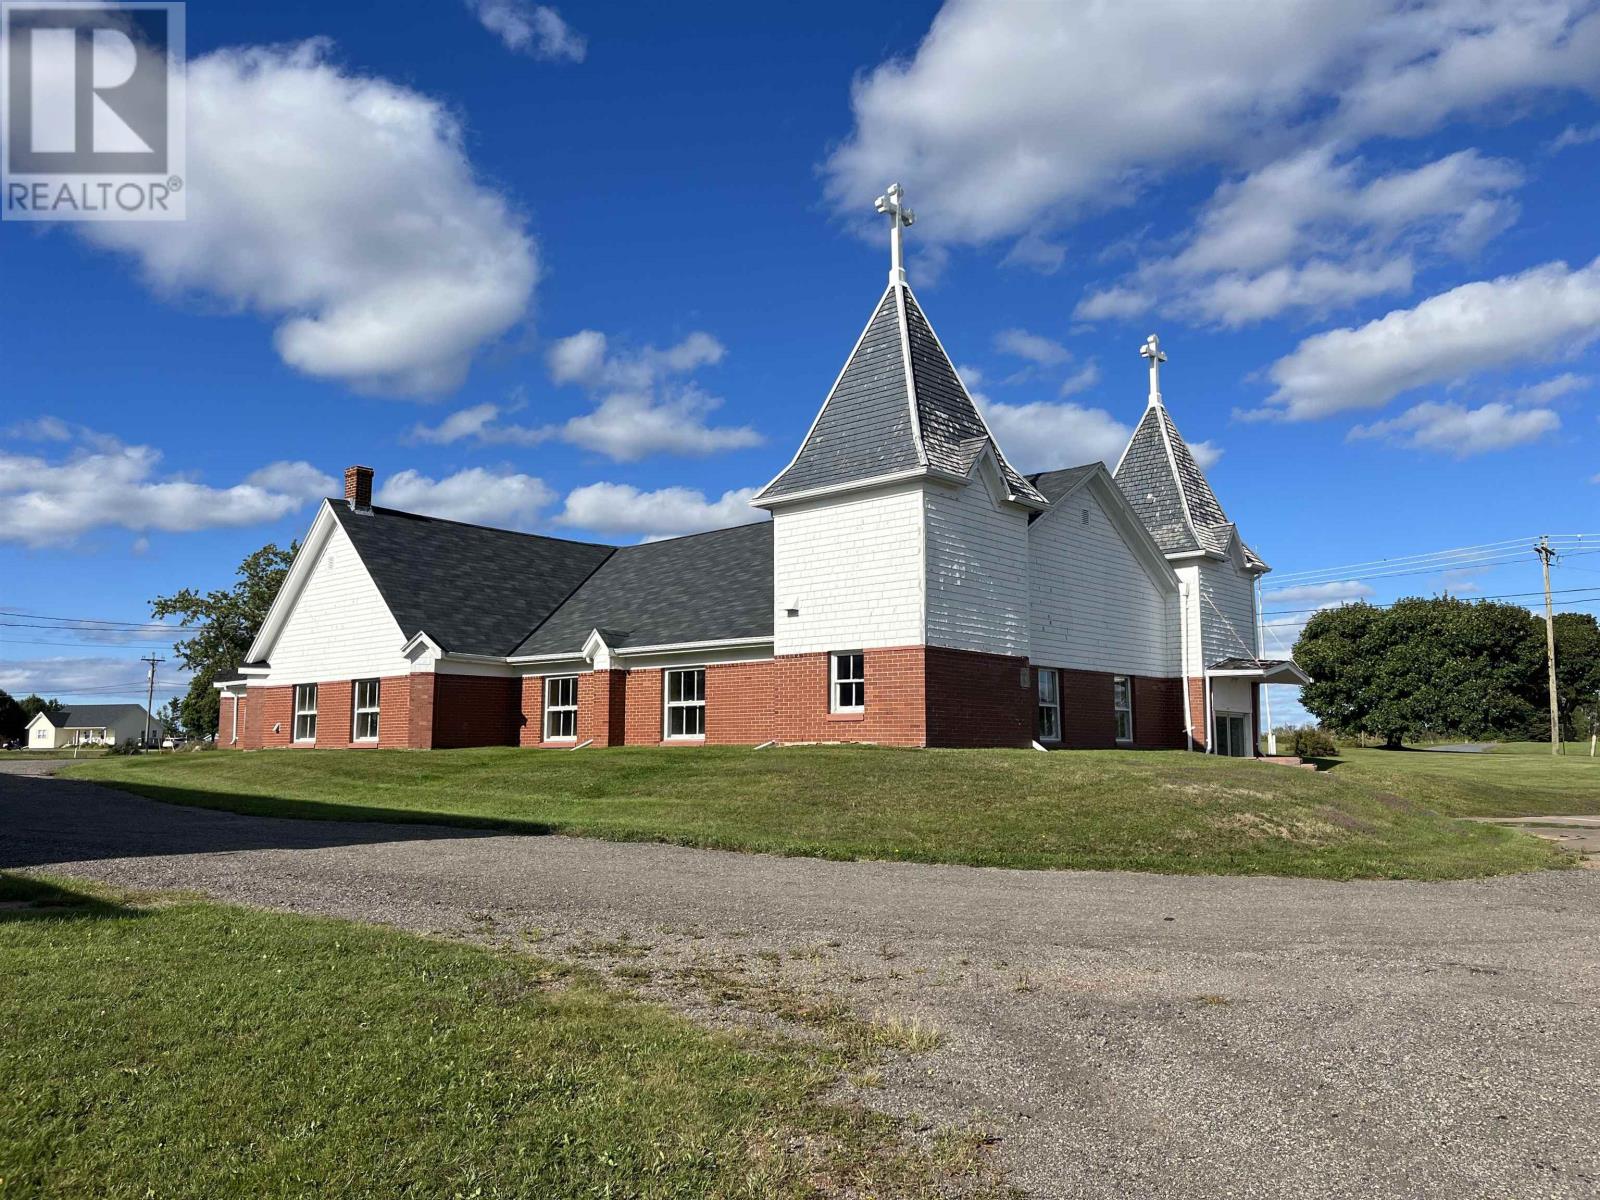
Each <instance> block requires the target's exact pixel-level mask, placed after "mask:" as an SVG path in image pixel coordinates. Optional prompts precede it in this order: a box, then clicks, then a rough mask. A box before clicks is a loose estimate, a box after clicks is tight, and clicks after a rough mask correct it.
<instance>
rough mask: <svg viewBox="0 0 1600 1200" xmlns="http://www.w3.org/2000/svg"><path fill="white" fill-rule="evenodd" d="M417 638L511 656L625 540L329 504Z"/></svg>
mask: <svg viewBox="0 0 1600 1200" xmlns="http://www.w3.org/2000/svg"><path fill="white" fill-rule="evenodd" d="M329 505H330V507H331V508H332V509H333V514H334V517H335V518H336V519H337V520H338V522H339V524H340V526H341V527H342V528H343V529H344V531H345V532H346V533H347V534H349V536H350V540H351V542H352V543H354V545H355V548H356V553H357V554H359V555H360V556H361V561H362V562H363V563H365V564H366V568H367V570H368V572H370V573H371V575H372V579H373V582H374V583H376V584H377V585H378V591H379V592H380V593H381V594H382V596H383V600H384V603H385V604H387V605H388V606H389V611H390V612H391V613H393V614H394V618H395V620H396V621H398V622H399V624H400V629H401V631H402V632H403V633H404V634H405V636H406V637H407V638H411V637H414V636H415V635H416V634H418V633H420V632H424V631H426V632H427V634H428V636H429V637H431V638H433V640H434V641H436V642H438V643H439V645H440V646H441V647H442V648H443V649H445V650H447V651H452V652H455V653H458V654H488V655H495V656H502V655H505V654H509V653H510V652H511V651H512V650H513V649H515V648H516V646H517V644H518V643H519V642H521V641H522V639H523V638H525V637H527V636H528V633H529V631H530V630H532V629H534V628H536V627H537V626H538V625H540V624H541V623H543V622H544V621H545V620H546V619H547V618H548V617H549V616H550V614H551V613H553V612H555V611H556V609H557V608H559V607H560V606H561V603H562V602H563V601H564V600H566V599H567V598H568V597H569V596H571V595H572V593H573V592H574V591H576V590H577V589H578V587H579V585H580V584H582V583H583V581H584V580H586V579H588V578H589V576H590V575H592V574H594V572H595V570H596V569H597V568H598V567H599V566H600V564H602V563H603V562H605V561H606V559H608V558H610V557H611V555H612V554H614V553H616V550H615V547H612V546H599V545H594V544H593V543H589V542H569V541H564V540H562V539H561V538H550V537H541V536H539V535H538V534H532V533H516V532H513V531H512V530H509V529H490V528H487V527H485V526H482V525H465V524H462V523H461V522H459V521H445V520H441V519H440V518H438V517H424V516H419V515H417V514H415V513H406V512H399V511H397V510H395V509H392V508H374V509H373V510H372V511H371V513H370V514H368V513H357V512H352V511H351V509H350V507H349V505H348V504H346V502H345V501H344V499H343V498H339V499H334V500H330V501H329Z"/></svg>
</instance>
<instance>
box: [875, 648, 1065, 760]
mask: <svg viewBox="0 0 1600 1200" xmlns="http://www.w3.org/2000/svg"><path fill="white" fill-rule="evenodd" d="M868 678H869V680H870V678H871V677H870V675H869V676H868ZM926 689H927V712H928V724H927V743H926V744H927V745H929V746H945V747H952V748H970V747H979V746H1010V747H1013V748H1017V747H1026V746H1028V745H1030V744H1032V742H1033V738H1034V733H1035V729H1034V725H1035V723H1036V721H1037V716H1038V691H1037V689H1036V686H1035V684H1034V681H1033V672H1032V671H1031V670H1029V668H1028V660H1027V659H1025V658H1014V657H1011V656H1009V655H1002V654H978V653H975V652H973V651H970V650H949V649H945V648H944V647H940V646H929V647H928V650H927V682H926Z"/></svg>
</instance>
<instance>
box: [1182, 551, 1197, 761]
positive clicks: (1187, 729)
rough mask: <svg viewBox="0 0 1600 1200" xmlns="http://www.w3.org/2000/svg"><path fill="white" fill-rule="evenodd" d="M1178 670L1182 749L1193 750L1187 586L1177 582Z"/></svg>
mask: <svg viewBox="0 0 1600 1200" xmlns="http://www.w3.org/2000/svg"><path fill="white" fill-rule="evenodd" d="M1178 655H1179V662H1178V669H1179V671H1180V672H1182V674H1183V741H1184V749H1186V750H1189V751H1191V752H1192V751H1193V750H1194V710H1193V706H1192V705H1191V704H1190V702H1189V585H1188V584H1187V583H1185V582H1183V580H1181V579H1180V580H1179V581H1178Z"/></svg>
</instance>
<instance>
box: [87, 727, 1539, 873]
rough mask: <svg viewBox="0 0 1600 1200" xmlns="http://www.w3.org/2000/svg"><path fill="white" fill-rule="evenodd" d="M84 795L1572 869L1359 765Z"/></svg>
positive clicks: (362, 777)
mask: <svg viewBox="0 0 1600 1200" xmlns="http://www.w3.org/2000/svg"><path fill="white" fill-rule="evenodd" d="M1426 757H1428V758H1430V759H1431V758H1434V757H1438V758H1443V757H1444V756H1442V755H1438V756H1426ZM1521 761H1523V762H1524V764H1531V763H1532V761H1533V760H1531V759H1526V760H1521ZM1459 769H1460V767H1459V766H1458V764H1455V763H1446V764H1442V766H1441V767H1440V770H1441V771H1442V772H1445V773H1446V775H1447V776H1448V773H1449V772H1451V771H1455V770H1459ZM69 773H70V774H71V775H72V777H74V778H79V779H92V780H98V781H102V782H106V783H110V784H114V785H116V786H118V787H122V788H126V789H127V790H129V791H133V792H137V793H140V794H142V795H146V796H150V797H153V798H155V799H158V800H167V801H173V802H176V803H180V804H195V805H202V806H206V807H212V808H225V809H230V810H232V811H235V812H246V813H257V814H264V815H271V816H293V817H314V818H328V819H338V820H386V821H431V822H442V823H448V824H463V825H476V826H484V825H488V826H495V827H501V828H510V829H517V830H522V831H526V832H539V833H567V834H582V835H587V836H593V837H603V838H611V839H616V840H628V841H667V842H675V843H679V844H683V845H690V846H707V847H718V848H723V849H729V850H751V851H768V852H772V853H778V854H803V855H816V856H821V857H827V858H845V859H849V858H875V859H908V860H915V861H921V862H951V863H969V864H973V865H980V866H1009V867H1035V868H1037V867H1062V868H1096V869H1127V870H1141V871H1162V872H1181V873H1189V874H1274V875H1300V876H1316V877H1322V878H1330V879H1353V878H1418V879H1450V878H1462V877H1467V876H1475V875H1489V874H1496V873H1503V872H1509V871H1523V870H1532V869H1536V868H1540V867H1546V866H1554V865H1562V864H1565V863H1567V862H1570V861H1571V859H1570V857H1569V856H1567V855H1564V854H1562V853H1561V852H1559V851H1557V850H1556V849H1554V848H1553V847H1552V846H1550V845H1548V844H1546V843H1543V842H1539V841H1537V840H1535V839H1533V838H1529V837H1527V836H1525V835H1522V834H1519V833H1514V832H1511V831H1508V830H1503V829H1496V828H1489V827H1484V826H1481V825H1476V824H1467V823H1464V822H1460V821H1455V820H1452V819H1450V817H1448V816H1445V815H1441V808H1440V804H1441V797H1443V796H1447V795H1448V794H1453V793H1452V791H1451V785H1450V783H1449V780H1448V778H1445V780H1444V782H1442V783H1441V782H1438V781H1436V780H1434V779H1433V778H1432V777H1431V776H1427V775H1426V773H1425V772H1418V773H1416V774H1407V773H1405V772H1403V771H1401V772H1396V773H1392V774H1391V773H1390V772H1387V771H1381V770H1377V769H1375V768H1370V767H1368V766H1367V765H1366V764H1365V762H1364V760H1363V761H1361V762H1357V760H1355V759H1354V758H1352V760H1351V761H1350V762H1349V763H1346V764H1344V765H1341V766H1339V767H1337V768H1335V769H1334V770H1332V771H1327V772H1323V773H1312V772H1309V771H1299V770H1294V769H1292V768H1287V767H1276V766H1269V765H1266V764H1262V763H1254V762H1245V761H1239V760H1229V759H1216V758H1206V757H1204V756H1202V755H1193V754H1184V753H1182V752H1172V753H1140V752H1116V751H1095V752H1073V753H1060V754H1048V755H1047V754H1039V753H1037V752H1035V751H1028V750H1020V751H1011V750H949V751H942V750H927V751H914V750H886V749H873V748H868V747H794V748H787V749H772V750H748V749H742V748H715V747H707V748H697V749H694V750H682V749H655V748H646V747H640V748H625V749H611V750H599V749H591V750H582V751H576V752H571V753H563V752H548V751H528V750H517V749H509V748H491V749H481V750H455V751H434V752H430V753H415V752H408V751H360V750H346V751H338V750H333V751H271V752H262V753H256V754H239V753H208V754H187V755H172V756H167V757H160V758H157V757H147V758H108V759H103V760H100V761H97V762H91V763H83V764H80V765H77V766H74V767H72V768H70V771H69ZM1532 774H1533V770H1532V768H1531V766H1529V775H1530V777H1531V775H1532ZM1418 780H1425V781H1426V786H1421V785H1420V784H1418ZM1508 783H1509V781H1508Z"/></svg>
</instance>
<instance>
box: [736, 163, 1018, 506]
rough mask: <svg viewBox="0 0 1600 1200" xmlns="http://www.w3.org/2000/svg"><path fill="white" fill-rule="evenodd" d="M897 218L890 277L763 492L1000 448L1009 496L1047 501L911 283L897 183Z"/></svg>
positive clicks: (896, 472) (895, 471)
mask: <svg viewBox="0 0 1600 1200" xmlns="http://www.w3.org/2000/svg"><path fill="white" fill-rule="evenodd" d="M878 210H879V211H880V212H884V213H886V214H888V215H890V216H891V217H892V218H893V219H894V220H895V227H894V233H893V243H892V244H893V247H894V251H893V257H892V265H891V267H890V270H889V286H888V287H887V288H886V289H885V290H884V293H883V296H882V298H881V299H880V300H879V301H878V305H877V308H875V309H874V310H873V314H872V318H871V319H870V320H869V321H868V322H867V327H866V328H865V329H864V330H863V331H862V333H861V337H860V339H859V340H858V341H857V342H856V346H855V349H854V350H853V351H851V354H850V357H849V359H848V360H847V361H846V362H845V365H844V370H843V371H841V372H840V373H839V378H838V379H837V380H835V382H834V385H833V389H832V391H830V392H829V393H828V398H827V400H826V401H824V402H823V405H822V411H821V412H819V413H818V414H817V419H816V420H815V421H814V422H812V425H811V429H810V431H809V432H808V433H807V434H806V438H805V441H804V442H802V443H801V445H800V450H799V452H798V453H797V454H796V455H795V456H794V459H793V460H792V461H791V462H790V463H789V465H788V466H787V467H785V468H784V469H783V470H782V471H781V472H780V473H779V474H778V477H777V478H776V479H774V480H773V481H772V482H771V483H769V484H767V486H766V487H765V488H763V489H762V490H761V492H760V494H758V495H757V496H756V497H755V500H754V503H756V504H767V503H770V502H772V501H776V500H783V499H788V498H791V497H794V496H798V495H802V494H806V493H811V492H816V491H821V490H825V489H833V488H838V487H844V486H848V485H850V484H856V483H867V482H871V481H872V480H875V479H880V478H884V477H886V476H906V475H916V474H922V475H938V476H945V477H951V476H954V477H961V478H965V477H966V476H967V475H968V474H969V473H970V472H971V470H972V468H973V466H974V464H975V463H976V462H977V461H978V459H979V458H980V457H982V455H983V453H984V451H985V450H987V449H991V448H992V449H993V451H994V455H995V459H996V461H997V462H998V464H999V468H1000V474H1001V477H1002V478H1003V479H1004V480H1005V485H1006V491H1007V494H1008V496H1009V498H1010V499H1012V500H1016V501H1019V502H1021V503H1023V504H1028V505H1033V506H1037V507H1040V508H1042V507H1045V505H1046V504H1047V503H1048V502H1047V501H1046V500H1045V498H1044V496H1042V495H1041V494H1040V493H1039V491H1038V490H1037V489H1036V488H1035V487H1034V486H1033V485H1032V484H1031V483H1029V482H1028V481H1027V480H1026V479H1024V478H1023V477H1022V476H1021V475H1020V474H1018V473H1017V472H1016V471H1015V470H1013V469H1012V467H1011V464H1010V463H1008V462H1007V461H1006V457H1005V454H1004V453H1003V452H1002V451H1001V449H1000V446H999V443H997V442H996V441H995V440H994V435H993V434H992V433H990V431H989V427H988V425H986V424H985V423H984V420H983V417H982V415H981V414H980V413H979V412H978V408H977V405H976V404H974V403H973V401H972V397H971V395H970V394H969V393H968V392H967V389H966V387H965V386H964V385H963V384H962V382H961V379H960V377H959V376H958V375H957V374H956V369H955V367H954V366H953V365H952V364H951V362H950V358H949V356H948V355H947V354H946V353H945V351H944V347H943V345H941V344H940V342H939V338H938V335H937V334H935V333H934V332H933V326H932V325H930V324H929V323H928V318H927V317H926V316H925V315H924V314H923V312H922V306H921V305H919V304H918V303H917V299H916V297H915V296H914V295H913V294H912V292H911V287H910V285H909V284H907V283H906V280H905V272H904V271H903V270H902V269H901V268H900V262H899V233H900V229H901V228H902V227H903V226H905V225H909V224H910V223H911V214H910V211H909V210H908V209H905V208H904V207H903V206H902V205H901V204H900V191H899V188H898V186H894V187H891V189H890V190H889V192H888V193H886V195H885V196H884V197H881V198H880V199H879V201H878Z"/></svg>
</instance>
